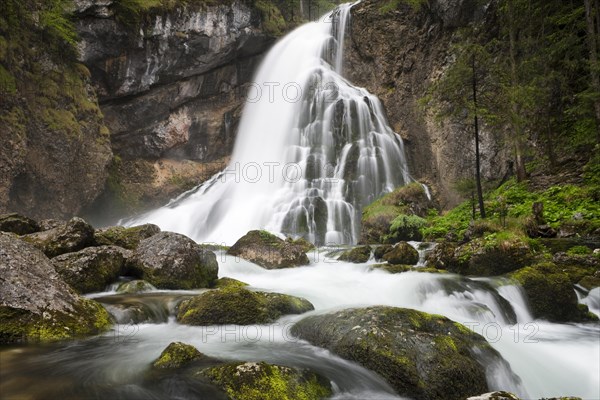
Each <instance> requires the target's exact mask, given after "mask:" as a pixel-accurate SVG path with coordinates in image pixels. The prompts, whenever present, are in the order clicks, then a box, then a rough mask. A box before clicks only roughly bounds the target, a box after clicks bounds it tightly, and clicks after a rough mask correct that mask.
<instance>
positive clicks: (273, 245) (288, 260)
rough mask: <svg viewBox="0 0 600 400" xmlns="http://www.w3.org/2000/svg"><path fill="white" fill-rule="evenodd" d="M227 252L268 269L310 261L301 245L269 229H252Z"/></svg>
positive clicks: (287, 266)
mask: <svg viewBox="0 0 600 400" xmlns="http://www.w3.org/2000/svg"><path fill="white" fill-rule="evenodd" d="M227 254H231V255H233V256H239V257H241V258H243V259H244V260H248V261H250V262H253V263H255V264H258V265H260V266H261V267H263V268H267V269H279V268H291V267H298V266H301V265H308V264H309V263H310V261H309V259H308V256H307V255H306V253H305V252H304V249H303V248H302V247H301V246H298V245H295V244H292V243H288V242H286V241H284V240H281V239H280V238H278V237H277V236H275V235H273V234H271V233H269V232H267V231H250V232H248V233H247V234H246V235H245V236H243V237H242V238H240V239H239V240H238V241H237V242H236V243H235V244H234V245H233V246H231V248H230V249H229V250H228V251H227Z"/></svg>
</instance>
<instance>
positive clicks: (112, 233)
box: [94, 224, 160, 250]
mask: <svg viewBox="0 0 600 400" xmlns="http://www.w3.org/2000/svg"><path fill="white" fill-rule="evenodd" d="M158 233H160V228H159V227H158V226H156V225H153V224H145V225H140V226H133V227H131V228H125V227H123V226H112V227H110V228H105V229H99V230H97V231H96V232H95V234H94V238H95V240H96V243H97V244H98V245H101V246H102V245H104V246H110V245H113V246H119V247H123V248H125V249H129V250H135V249H136V248H137V246H138V245H139V244H140V242H141V241H142V240H144V239H148V238H149V237H151V236H154V235H156V234H158Z"/></svg>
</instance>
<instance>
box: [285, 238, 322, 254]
mask: <svg viewBox="0 0 600 400" xmlns="http://www.w3.org/2000/svg"><path fill="white" fill-rule="evenodd" d="M285 241H286V242H289V243H291V244H293V245H295V246H298V247H300V248H301V249H302V251H304V252H305V253H307V252H309V251H311V250H314V249H315V245H314V244H312V243H311V242H309V241H308V240H306V239H304V238H298V239H292V238H287V239H286V240H285Z"/></svg>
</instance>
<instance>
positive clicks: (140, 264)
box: [129, 232, 219, 289]
mask: <svg viewBox="0 0 600 400" xmlns="http://www.w3.org/2000/svg"><path fill="white" fill-rule="evenodd" d="M129 264H130V266H129V273H130V274H131V275H133V276H136V277H138V278H141V279H143V280H145V281H147V282H149V283H150V284H152V285H154V286H155V287H157V288H159V289H197V288H208V287H213V286H214V285H215V283H216V281H217V278H218V276H217V275H218V272H219V264H218V263H217V257H216V256H215V253H213V252H211V251H208V250H204V249H203V248H202V247H201V246H199V245H198V244H196V242H194V241H193V240H192V239H190V238H188V237H186V236H183V235H180V234H178V233H172V232H160V233H158V234H156V235H153V236H151V237H149V238H147V239H144V240H142V241H141V242H140V243H139V245H138V247H137V249H136V250H135V251H134V253H133V256H132V258H131V260H130V262H129Z"/></svg>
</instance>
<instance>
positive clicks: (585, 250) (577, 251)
mask: <svg viewBox="0 0 600 400" xmlns="http://www.w3.org/2000/svg"><path fill="white" fill-rule="evenodd" d="M567 254H569V255H572V256H577V255H587V254H592V249H590V248H589V247H587V246H573V247H571V248H570V249H569V250H567Z"/></svg>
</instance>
